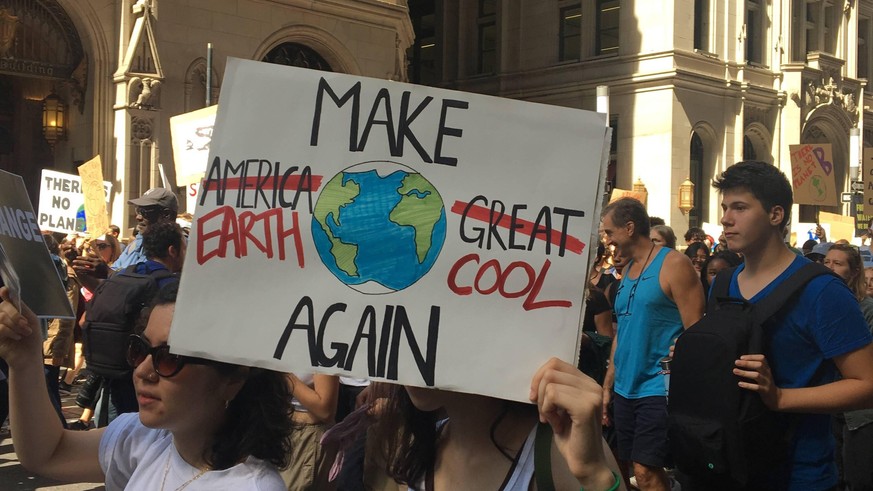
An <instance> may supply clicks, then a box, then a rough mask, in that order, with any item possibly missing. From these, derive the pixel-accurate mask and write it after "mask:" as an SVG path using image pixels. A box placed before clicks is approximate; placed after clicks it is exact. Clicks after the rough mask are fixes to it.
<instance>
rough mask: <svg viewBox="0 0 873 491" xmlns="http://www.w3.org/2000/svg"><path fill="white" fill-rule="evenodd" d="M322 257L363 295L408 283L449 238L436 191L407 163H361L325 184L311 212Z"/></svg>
mask: <svg viewBox="0 0 873 491" xmlns="http://www.w3.org/2000/svg"><path fill="white" fill-rule="evenodd" d="M312 237H313V240H314V242H315V248H316V249H317V250H318V255H319V257H320V258H321V261H322V262H323V263H324V265H325V266H327V269H328V270H330V272H331V273H333V275H334V276H336V277H337V279H339V280H340V281H341V282H343V283H345V284H346V285H348V286H349V287H351V288H353V289H355V290H357V291H359V292H361V293H366V294H383V293H392V292H395V291H399V290H403V289H404V288H407V287H409V286H410V285H412V284H413V283H415V282H416V281H418V280H419V279H420V278H421V277H422V276H424V275H425V274H427V272H428V271H430V268H431V267H432V266H433V264H434V262H435V261H436V258H437V256H439V253H440V250H441V249H442V247H443V243H444V242H445V239H446V210H445V205H444V204H443V200H442V197H441V196H440V193H439V191H437V189H436V188H435V187H434V186H433V185H432V184H431V183H430V182H429V181H428V180H427V179H425V178H424V177H423V176H422V175H421V174H419V173H418V172H416V171H414V170H412V169H410V168H409V167H406V166H404V165H401V164H398V163H394V162H387V161H376V162H364V163H361V164H357V165H353V166H351V167H348V168H346V169H344V170H342V171H341V172H339V173H338V174H337V175H335V176H333V178H331V180H330V181H328V182H327V184H325V186H324V188H322V190H321V194H319V196H318V201H317V202H316V203H315V209H314V210H313V213H312Z"/></svg>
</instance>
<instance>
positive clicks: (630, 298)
mask: <svg viewBox="0 0 873 491" xmlns="http://www.w3.org/2000/svg"><path fill="white" fill-rule="evenodd" d="M640 276H642V273H640ZM637 280H639V278H637ZM639 283H640V282H639V281H634V284H633V285H631V288H630V292H628V296H627V305H626V306H625V308H624V312H616V313H615V315H616V317H625V316H628V315H633V314H631V311H630V308H631V305H633V302H634V295H636V294H637V285H638V284H639ZM622 288H624V282H622V283H620V284H619V285H618V290H616V292H615V296H616V297H618V295H619V294H620V293H621V289H622Z"/></svg>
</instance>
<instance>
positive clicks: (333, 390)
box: [288, 373, 339, 423]
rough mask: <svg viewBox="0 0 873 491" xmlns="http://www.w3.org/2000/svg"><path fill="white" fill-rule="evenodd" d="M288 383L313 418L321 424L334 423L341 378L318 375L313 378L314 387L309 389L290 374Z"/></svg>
mask: <svg viewBox="0 0 873 491" xmlns="http://www.w3.org/2000/svg"><path fill="white" fill-rule="evenodd" d="M288 381H289V383H290V384H291V390H292V391H293V394H294V397H295V398H296V399H297V400H298V401H300V404H301V405H302V406H303V407H305V408H306V409H307V410H308V411H309V413H310V414H312V416H314V417H315V418H316V419H317V420H318V421H319V422H321V423H333V422H334V419H335V418H336V403H337V398H338V397H339V377H337V376H336V375H324V374H321V373H316V374H315V375H314V376H313V377H312V387H309V386H308V385H306V384H304V383H303V382H302V381H301V380H300V379H299V378H297V376H296V375H294V374H293V373H289V374H288Z"/></svg>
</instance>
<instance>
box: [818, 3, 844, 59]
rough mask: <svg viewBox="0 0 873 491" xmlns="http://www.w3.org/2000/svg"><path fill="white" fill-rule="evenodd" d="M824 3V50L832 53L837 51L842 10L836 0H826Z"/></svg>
mask: <svg viewBox="0 0 873 491" xmlns="http://www.w3.org/2000/svg"><path fill="white" fill-rule="evenodd" d="M821 3H822V10H823V12H822V17H823V19H824V27H823V28H822V36H823V37H824V50H825V52H827V53H830V54H836V53H837V35H838V34H839V33H840V23H841V19H840V11H841V9H838V8H837V7H836V6H835V5H834V2H832V1H829V0H825V1H823V2H821Z"/></svg>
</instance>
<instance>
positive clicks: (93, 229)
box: [78, 155, 109, 237]
mask: <svg viewBox="0 0 873 491" xmlns="http://www.w3.org/2000/svg"><path fill="white" fill-rule="evenodd" d="M78 171H79V177H81V178H82V194H83V195H84V196H85V217H86V220H87V222H86V225H87V232H88V233H90V234H91V235H92V236H94V237H96V236H98V235H101V234H103V233H104V232H106V229H108V228H109V214H108V213H107V212H106V191H105V190H104V188H103V164H102V163H101V162H100V156H99V155H98V156H96V157H94V158H93V159H91V160H89V161H87V162H85V163H84V164H82V165H80V166H79V168H78Z"/></svg>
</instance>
